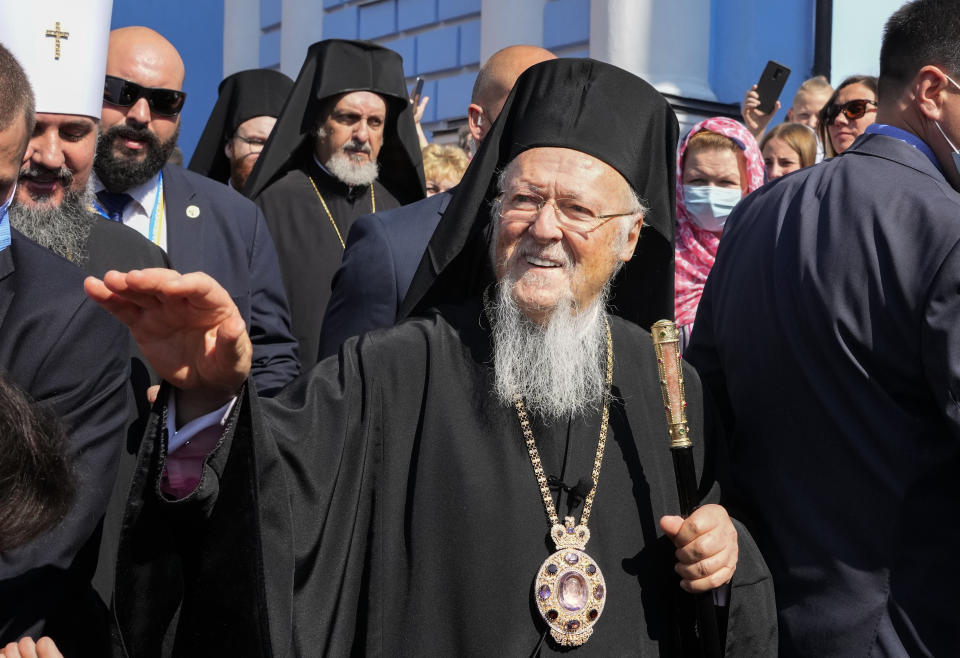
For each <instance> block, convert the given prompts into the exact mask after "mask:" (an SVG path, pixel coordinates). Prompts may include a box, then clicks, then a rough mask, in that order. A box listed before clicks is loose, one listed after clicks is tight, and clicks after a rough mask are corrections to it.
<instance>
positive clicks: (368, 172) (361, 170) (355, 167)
mask: <svg viewBox="0 0 960 658" xmlns="http://www.w3.org/2000/svg"><path fill="white" fill-rule="evenodd" d="M323 166H324V167H326V169H327V171H329V172H330V173H331V174H333V176H334V178H336V179H338V180H340V181H341V182H343V183H345V184H346V185H350V186H351V187H352V186H356V185H370V184H371V183H373V181H375V180H377V175H378V174H379V173H380V166H379V164H378V163H377V161H376V160H374V161H373V162H369V161H368V162H364V163H356V162H353V161H352V160H351V159H350V156H349V155H347V154H346V153H344V152H343V151H337V152H336V153H334V154H333V155H331V156H330V158H329V159H328V160H327V161H326V162H324V163H323Z"/></svg>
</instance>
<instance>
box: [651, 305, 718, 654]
mask: <svg viewBox="0 0 960 658" xmlns="http://www.w3.org/2000/svg"><path fill="white" fill-rule="evenodd" d="M650 334H651V337H652V338H653V348H654V350H655V351H656V354H657V370H658V371H659V375H660V392H661V394H662V395H663V408H664V411H665V412H666V415H667V428H668V430H669V433H670V452H671V453H672V454H673V472H674V474H675V475H676V478H677V494H678V496H679V498H680V516H682V517H683V518H687V517H688V516H690V514H691V513H692V512H693V510H694V509H695V508H696V505H697V501H698V500H699V494H698V491H697V472H696V468H695V467H694V463H693V442H692V441H691V440H690V429H689V428H688V427H687V411H686V406H687V402H686V396H685V393H684V390H683V369H682V368H681V366H680V350H679V344H680V334H679V332H678V331H677V325H676V324H674V323H673V322H672V321H670V320H659V321H658V322H655V323H654V325H653V327H651V328H650ZM690 596H692V597H693V598H694V604H695V610H696V620H695V621H696V632H697V639H698V640H699V644H700V646H699V649H700V651H699V652H698V653H699V655H700V656H703V657H704V658H715V657H718V656H722V655H723V648H722V647H721V646H720V635H719V632H718V629H717V615H716V611H715V610H714V605H713V592H704V593H701V594H693V595H690ZM685 649H689V648H688V647H685ZM684 653H686V651H685V652H684Z"/></svg>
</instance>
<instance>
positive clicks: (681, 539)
mask: <svg viewBox="0 0 960 658" xmlns="http://www.w3.org/2000/svg"><path fill="white" fill-rule="evenodd" d="M660 527H661V528H663V531H664V532H665V533H667V536H668V537H670V539H671V540H673V545H674V546H676V547H677V551H676V553H675V555H676V556H677V565H676V567H674V569H675V571H676V572H677V573H678V574H680V578H682V580H681V581H680V587H682V588H683V589H685V590H686V591H688V592H707V591H709V590H712V589H716V588H717V587H720V586H721V585H724V584H726V583H728V582H729V581H730V579H731V578H732V577H733V572H734V571H736V570H737V556H738V555H739V547H738V545H737V529H736V528H734V527H733V522H732V521H730V516H729V515H728V514H727V510H725V509H724V508H723V507H721V506H720V505H704V506H703V507H700V508H699V509H697V510H696V511H694V513H693V514H691V515H690V516H689V517H688V518H687V519H686V520H684V519H682V518H681V517H679V516H665V517H663V518H661V519H660Z"/></svg>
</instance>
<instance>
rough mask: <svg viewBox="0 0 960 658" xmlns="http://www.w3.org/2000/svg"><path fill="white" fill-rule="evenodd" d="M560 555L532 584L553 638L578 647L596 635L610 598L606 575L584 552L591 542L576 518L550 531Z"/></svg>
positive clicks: (546, 564)
mask: <svg viewBox="0 0 960 658" xmlns="http://www.w3.org/2000/svg"><path fill="white" fill-rule="evenodd" d="M550 537H551V539H553V543H554V544H555V545H556V547H557V552H556V553H554V554H553V555H551V556H550V557H548V558H547V559H546V560H544V562H543V564H541V565H540V570H539V571H538V572H537V577H536V578H535V579H534V581H533V598H534V600H535V601H536V602H537V607H538V608H539V609H540V615H541V616H542V617H543V619H544V621H546V622H547V624H548V625H549V626H550V635H551V636H553V639H554V640H555V641H556V642H557V644H560V645H562V646H566V647H578V646H580V645H581V644H583V643H584V642H586V641H587V640H589V639H590V636H591V635H593V627H594V625H595V624H596V622H597V620H598V619H599V618H600V614H601V613H602V612H603V604H604V602H605V601H606V597H607V586H606V583H605V582H604V580H603V573H601V571H600V567H599V566H597V563H596V562H595V561H594V559H593V558H592V557H590V556H589V555H587V554H586V553H585V552H584V551H583V549H584V547H585V546H586V544H587V541H588V540H589V539H590V531H589V530H588V529H587V526H585V525H576V526H575V525H574V521H573V517H571V516H568V517H566V518H565V519H564V525H560V524H557V525H555V526H553V528H552V529H551V530H550Z"/></svg>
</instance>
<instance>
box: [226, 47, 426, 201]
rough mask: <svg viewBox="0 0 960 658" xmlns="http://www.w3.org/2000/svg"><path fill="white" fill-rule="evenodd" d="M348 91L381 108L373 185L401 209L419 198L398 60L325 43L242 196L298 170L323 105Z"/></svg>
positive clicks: (416, 158) (303, 72) (375, 50)
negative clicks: (376, 99)
mask: <svg viewBox="0 0 960 658" xmlns="http://www.w3.org/2000/svg"><path fill="white" fill-rule="evenodd" d="M351 91H372V92H374V93H377V94H380V95H381V96H382V97H383V98H384V100H385V101H386V103H387V121H386V124H385V125H384V130H383V144H382V145H381V147H380V153H379V155H378V156H377V162H378V163H379V164H380V175H379V177H378V180H379V181H380V184H381V185H383V186H384V187H385V188H386V189H387V191H389V192H390V194H392V195H393V196H394V197H395V198H396V199H397V201H399V202H400V204H401V205H405V204H407V203H412V202H413V201H417V200H419V199H422V198H424V196H425V195H426V184H425V182H424V178H423V159H422V157H421V155H420V141H419V139H418V138H417V129H416V125H415V124H414V121H413V109H412V107H411V105H410V101H409V100H408V99H407V89H406V83H405V82H404V77H403V58H402V57H400V55H398V54H397V53H395V52H394V51H392V50H389V49H387V48H384V47H382V46H378V45H377V44H375V43H371V42H367V41H347V40H344V39H327V40H325V41H320V42H318V43H315V44H313V45H312V46H310V48H309V49H308V50H307V57H306V59H305V60H304V62H303V67H302V68H301V69H300V74H299V75H298V76H297V81H296V82H295V83H294V85H293V91H291V92H290V97H289V98H288V99H287V103H286V105H284V107H283V111H282V112H281V113H280V116H279V117H278V118H277V123H276V125H275V126H274V128H273V132H272V133H271V134H270V139H269V140H268V141H267V144H266V146H265V147H264V149H263V151H262V152H261V153H260V157H259V158H258V159H257V164H256V165H254V168H253V171H252V172H251V174H250V178H249V179H247V184H246V186H245V187H244V189H243V193H244V194H245V195H247V196H248V197H250V198H251V199H253V198H256V197H257V195H259V194H260V192H262V191H263V189H264V188H265V187H267V186H268V185H270V183H272V182H274V181H275V180H277V179H278V178H280V177H281V176H283V175H284V174H285V173H286V172H287V171H289V170H290V169H293V168H295V167H297V166H299V162H297V161H296V155H297V153H298V151H299V149H300V148H302V147H303V146H304V145H306V144H309V146H310V148H312V146H313V140H314V136H313V135H314V132H315V128H316V122H317V113H318V111H319V110H320V108H321V107H322V105H323V101H324V100H325V99H327V98H330V97H331V96H336V95H338V94H343V93H348V92H351Z"/></svg>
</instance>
